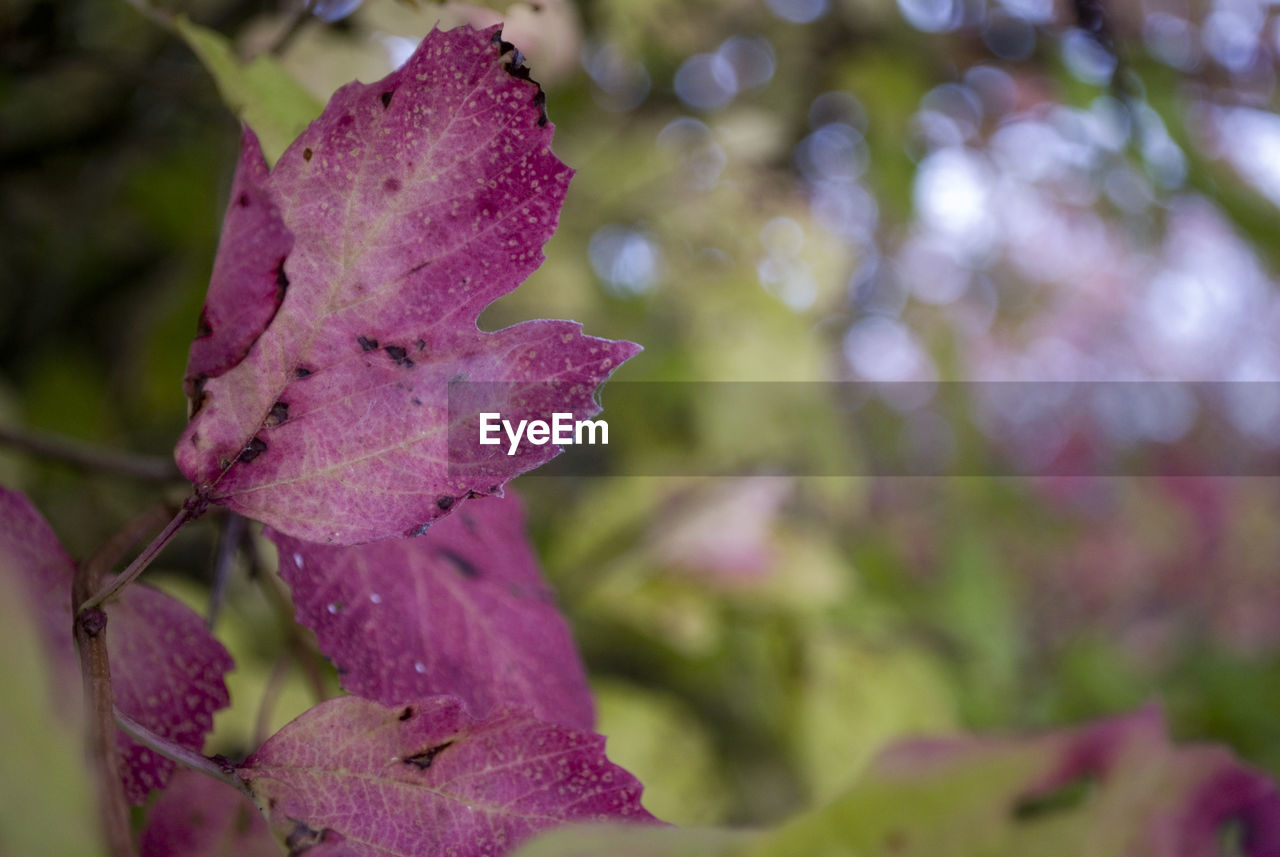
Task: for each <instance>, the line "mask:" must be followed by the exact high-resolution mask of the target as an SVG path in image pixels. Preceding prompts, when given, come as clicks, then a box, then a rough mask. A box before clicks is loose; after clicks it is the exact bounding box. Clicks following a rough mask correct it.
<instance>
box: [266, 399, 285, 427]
mask: <svg viewBox="0 0 1280 857" xmlns="http://www.w3.org/2000/svg"><path fill="white" fill-rule="evenodd" d="M287 419H289V405H288V404H287V403H285V402H276V403H275V404H274V405H272V406H271V410H270V411H269V412H268V413H267V418H266V420H264V421H263V424H264V425H267V426H278V425H280V423H282V422H284V421H285V420H287Z"/></svg>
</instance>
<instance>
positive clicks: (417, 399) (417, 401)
mask: <svg viewBox="0 0 1280 857" xmlns="http://www.w3.org/2000/svg"><path fill="white" fill-rule="evenodd" d="M409 401H411V402H413V403H414V404H415V405H421V404H422V400H421V399H419V398H418V397H417V396H414V397H413V398H412V399H410V400H409Z"/></svg>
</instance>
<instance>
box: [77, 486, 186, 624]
mask: <svg viewBox="0 0 1280 857" xmlns="http://www.w3.org/2000/svg"><path fill="white" fill-rule="evenodd" d="M208 502H209V501H208V500H206V499H205V498H204V497H202V496H201V495H199V494H194V495H192V496H190V497H188V498H187V501H186V502H185V503H183V504H182V508H181V509H179V510H178V514H176V515H174V516H173V520H172V521H170V522H169V523H168V524H166V525H165V528H164V529H163V530H161V531H160V534H159V535H157V536H156V537H155V538H154V539H152V540H151V544H149V545H147V546H146V547H145V548H143V549H142V553H140V554H138V556H137V557H136V558H135V559H134V560H133V562H131V563H129V565H128V567H127V568H125V570H124V571H122V572H120V574H118V575H116V577H115V579H114V580H112V581H111V582H110V583H108V584H107V585H106V586H104V587H102V588H101V589H99V590H98V591H97V592H96V593H95V594H94V595H93V596H91V597H90V598H89V599H88V600H87V601H85V602H84V603H83V604H81V605H80V607H79V609H78V610H77V611H76V612H77V613H83V612H84V611H85V610H88V609H90V608H93V607H97V606H98V605H99V604H101V603H102V602H104V601H106V600H107V599H108V598H110V597H112V596H113V595H115V594H116V593H117V592H119V591H120V590H121V589H123V588H124V587H126V586H128V585H129V584H130V583H132V582H133V581H134V580H135V579H136V578H137V577H138V575H140V574H142V572H143V571H144V570H145V569H146V567H147V566H149V565H151V562H152V560H154V559H155V558H156V557H157V556H159V554H160V551H162V550H164V547H165V545H167V544H169V542H170V541H172V540H173V537H174V536H176V535H177V534H178V531H179V530H181V529H182V528H183V526H185V525H186V524H187V523H188V522H189V521H193V520H195V519H196V518H198V517H200V516H201V515H202V514H204V510H205V509H206V508H207V507H208Z"/></svg>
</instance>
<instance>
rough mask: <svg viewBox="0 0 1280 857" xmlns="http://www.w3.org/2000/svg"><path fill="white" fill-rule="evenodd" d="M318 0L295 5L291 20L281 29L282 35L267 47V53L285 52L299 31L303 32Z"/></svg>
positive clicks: (280, 53)
mask: <svg viewBox="0 0 1280 857" xmlns="http://www.w3.org/2000/svg"><path fill="white" fill-rule="evenodd" d="M315 6H316V0H306V2H304V3H301V4H299V5H296V6H294V8H293V10H292V11H291V12H290V13H289V20H288V22H287V23H286V24H285V26H284V29H282V30H281V31H280V35H278V36H276V38H275V40H274V41H273V42H272V43H271V45H270V46H268V47H267V49H266V51H265V53H267V54H270V55H271V56H273V57H279V56H282V55H283V54H284V51H285V48H287V47H288V46H289V44H290V43H291V42H293V40H294V39H295V38H297V36H298V33H300V32H302V28H303V27H304V26H305V25H306V24H307V20H308V19H309V18H310V17H311V12H312V10H313V9H315Z"/></svg>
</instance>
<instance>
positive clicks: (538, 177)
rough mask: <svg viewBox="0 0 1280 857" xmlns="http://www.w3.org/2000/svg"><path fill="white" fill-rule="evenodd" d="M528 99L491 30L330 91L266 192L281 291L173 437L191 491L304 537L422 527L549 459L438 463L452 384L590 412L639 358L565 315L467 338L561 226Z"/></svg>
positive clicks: (351, 538)
mask: <svg viewBox="0 0 1280 857" xmlns="http://www.w3.org/2000/svg"><path fill="white" fill-rule="evenodd" d="M542 104H543V94H542V91H541V89H540V88H539V87H538V85H537V84H535V83H533V82H531V81H530V80H529V79H528V71H527V70H526V69H525V68H524V67H523V66H522V65H521V64H520V63H519V61H518V59H517V56H516V52H515V51H514V50H513V49H511V47H510V45H508V44H506V43H505V42H502V41H501V39H500V37H499V31H498V29H497V28H496V27H494V28H491V29H489V30H484V31H476V30H472V29H471V28H469V27H462V28H459V29H456V30H452V31H449V32H438V31H433V32H432V33H430V34H428V36H427V37H426V39H424V40H423V42H422V44H421V45H420V46H419V48H418V50H417V52H416V53H415V54H414V55H413V57H412V58H411V59H410V60H409V61H408V63H407V64H406V65H404V66H403V67H402V68H400V69H399V70H398V71H395V72H393V73H392V74H391V75H389V76H388V77H386V78H385V79H383V80H381V81H379V82H377V83H373V84H360V83H352V84H349V85H348V86H345V87H343V88H342V89H341V90H339V91H338V92H337V93H336V94H335V95H334V96H333V98H332V100H331V101H330V102H329V105H328V106H327V107H326V109H325V111H324V114H323V115H322V116H321V117H320V118H319V119H317V120H316V121H315V122H313V123H312V124H311V126H310V127H309V128H308V129H307V130H306V131H305V132H304V133H303V134H302V136H301V137H299V138H298V139H297V140H296V141H294V143H293V145H292V146H290V147H289V149H288V150H287V151H286V152H285V153H284V155H283V156H282V157H281V158H280V160H279V162H278V163H277V164H276V166H275V168H274V169H273V170H272V171H271V173H270V174H269V175H267V176H266V177H265V179H263V180H262V182H261V185H262V187H263V188H264V189H265V192H266V193H267V194H269V196H270V199H271V200H272V201H274V203H275V204H276V205H277V206H278V208H279V211H280V214H281V217H282V218H283V222H284V225H285V227H286V228H287V229H288V230H289V232H290V233H291V234H292V236H293V249H292V252H291V253H290V254H289V256H288V259H287V260H286V262H285V266H284V275H285V278H286V279H287V281H288V288H287V289H286V291H285V294H284V299H283V302H282V303H281V305H280V308H279V310H278V311H277V312H276V313H275V314H274V316H273V317H272V318H271V319H270V324H269V325H268V326H267V327H266V329H265V330H263V331H261V335H259V336H256V341H254V342H253V345H252V347H251V348H250V349H249V352H248V354H247V356H246V357H245V358H244V359H243V360H242V361H241V362H240V363H239V364H237V365H236V366H234V367H233V368H231V369H229V370H228V371H226V372H225V373H224V374H222V375H220V376H218V377H210V378H208V380H207V381H206V382H205V383H204V386H203V398H202V399H200V400H199V401H197V402H196V404H197V405H198V406H199V408H198V410H196V412H195V414H194V416H193V418H192V420H191V423H190V424H189V425H188V427H187V430H186V432H185V433H184V434H183V436H182V438H181V439H180V440H179V442H178V446H177V449H176V452H175V456H176V459H177V461H178V465H179V466H180V467H181V468H182V471H183V472H184V473H185V474H186V475H187V476H188V477H189V478H190V479H191V480H192V481H193V482H194V483H195V484H196V486H197V490H198V491H199V492H200V493H201V494H202V495H204V496H206V497H207V498H209V499H210V500H213V501H214V502H218V503H223V504H225V505H227V506H229V507H230V508H232V509H234V510H235V511H237V512H240V513H241V514H244V515H247V516H249V517H253V518H257V519H258V520H261V521H263V522H265V523H267V524H269V525H271V526H273V527H275V528H276V529H278V530H280V531H281V532H283V533H286V534H288V535H291V536H294V537H296V538H303V539H307V540H309V541H317V542H336V543H340V544H354V543H359V542H366V541H372V540H375V539H380V538H386V537H388V536H393V535H404V534H409V533H418V532H421V531H422V530H423V529H424V528H425V526H426V525H427V524H429V523H430V522H431V521H433V520H435V519H437V518H439V517H441V516H443V515H445V514H446V513H447V512H448V511H449V509H450V508H451V507H452V505H453V504H454V503H455V502H456V501H457V500H458V499H459V498H462V497H466V496H469V495H471V494H472V493H482V494H489V493H498V492H500V490H501V486H502V484H503V483H504V482H506V481H507V480H508V479H510V478H512V477H514V476H516V475H517V474H519V473H522V472H524V471H526V470H528V469H530V468H532V467H536V466H538V465H539V464H542V463H544V462H545V461H547V460H549V459H550V458H552V457H554V456H555V455H556V454H557V453H558V451H559V450H558V448H557V447H555V446H553V445H546V446H540V447H534V448H531V449H530V451H529V452H528V453H527V454H525V455H521V456H514V457H507V456H505V455H495V456H494V457H492V458H489V459H487V460H486V464H485V466H483V467H479V468H475V467H473V468H470V469H465V470H458V469H454V470H452V471H451V469H450V467H449V463H450V462H449V447H448V434H449V432H448V431H447V429H448V427H449V424H450V415H449V400H448V392H449V385H450V383H451V382H458V381H472V382H478V381H480V382H482V381H490V382H508V386H509V392H508V393H507V396H506V400H505V402H498V403H496V404H499V405H503V407H499V408H495V409H497V410H501V411H502V412H503V415H504V416H506V417H508V418H511V419H516V420H518V419H522V418H535V417H536V418H542V419H546V418H549V416H550V414H551V413H552V412H555V411H559V412H570V413H572V414H574V415H575V417H576V418H583V417H586V416H590V415H594V414H595V413H597V412H598V410H599V407H598V405H597V404H596V403H595V400H594V391H595V389H596V387H597V386H599V384H600V383H601V382H602V381H603V380H604V379H605V378H606V377H608V375H609V373H610V372H612V371H613V369H614V368H616V367H617V366H618V365H619V364H620V363H622V362H623V361H625V360H626V359H628V358H629V357H631V356H632V355H634V354H635V353H636V352H637V351H638V350H639V349H638V347H637V346H635V345H633V344H631V343H627V342H611V341H607V340H602V339H595V338H592V337H588V336H584V335H583V334H582V332H581V327H580V326H579V325H578V324H576V323H573V322H564V321H531V322H525V323H523V324H519V325H515V326H513V327H509V328H506V329H504V330H500V331H496V332H494V333H484V332H481V331H480V330H479V329H478V328H477V327H476V319H477V317H478V316H479V314H480V312H481V310H483V309H484V308H485V307H486V306H488V305H489V304H490V303H491V302H493V301H494V300H496V299H497V298H499V297H501V296H502V295H504V294H507V293H508V292H510V291H511V290H513V289H514V288H516V286H518V285H519V284H520V283H521V282H522V281H523V280H524V279H525V277H527V276H528V275H529V274H530V273H532V272H533V270H534V269H536V268H537V267H538V265H539V264H541V262H542V259H543V255H542V250H541V247H542V245H543V243H545V242H546V240H547V239H548V238H549V237H550V236H551V234H552V233H553V232H554V231H555V228H556V224H557V222H558V219H559V212H560V206H561V204H562V202H563V200H564V194H565V190H566V188H567V187H568V183H569V178H570V176H571V174H572V171H571V170H569V168H567V167H566V166H565V165H564V164H562V163H561V162H560V161H559V160H558V159H557V158H556V157H555V155H553V154H552V153H551V149H550V145H551V136H552V126H551V124H550V123H549V122H547V119H546V114H545V113H544V112H543V108H542ZM246 164H248V165H246ZM256 164H257V162H256V161H255V160H253V159H252V158H249V159H248V160H247V161H245V162H242V165H241V168H242V170H256V169H257V166H256ZM232 204H233V206H234V205H235V204H236V201H235V200H233V202H232ZM238 234H239V233H238V232H235V233H229V234H228V236H227V237H226V238H224V241H231V242H232V243H233V244H234V243H235V242H236V241H237V240H238V239H237V237H236V236H237V235H238ZM222 252H224V251H223V250H220V254H221V253H222ZM225 252H227V253H234V252H236V251H235V250H234V249H229V250H225ZM220 257H221V255H220ZM255 276H257V275H256V274H255ZM259 315H261V313H259ZM255 333H256V332H255ZM241 338H243V337H240V336H237V337H236V340H237V341H239V340H240V339H241ZM250 338H252V337H250ZM490 404H491V405H492V404H495V403H492V402H491V403H490Z"/></svg>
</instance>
